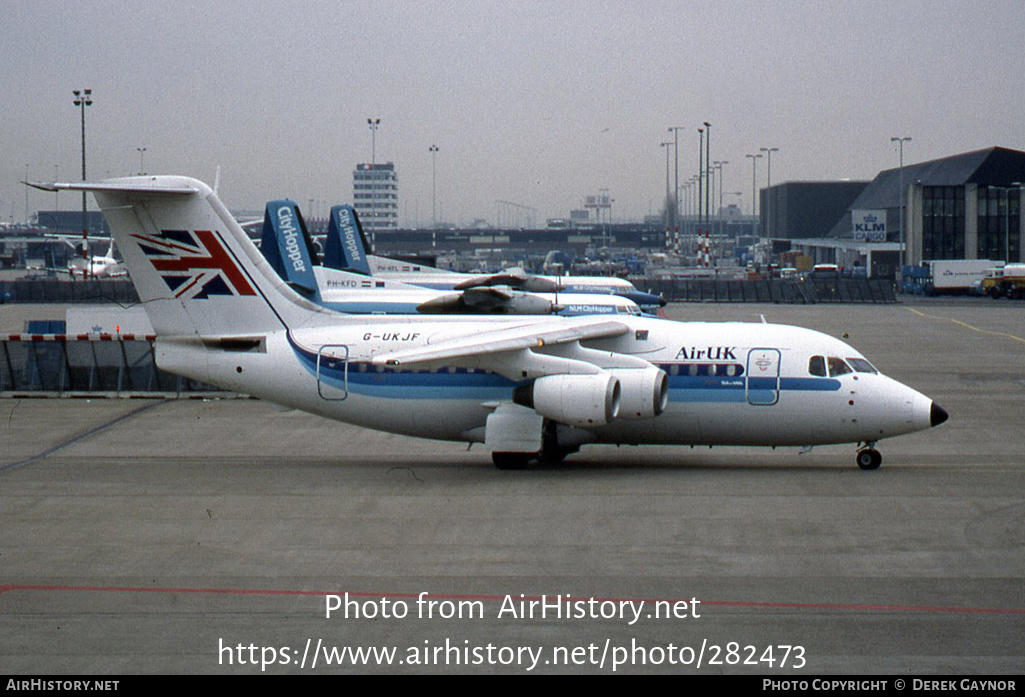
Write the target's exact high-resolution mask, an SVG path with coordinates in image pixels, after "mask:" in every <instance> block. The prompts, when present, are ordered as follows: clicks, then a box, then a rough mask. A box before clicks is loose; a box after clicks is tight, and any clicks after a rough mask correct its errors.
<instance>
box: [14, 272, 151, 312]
mask: <svg viewBox="0 0 1025 697" xmlns="http://www.w3.org/2000/svg"><path fill="white" fill-rule="evenodd" d="M0 299H3V300H4V302H9V303H121V304H123V305H132V304H135V303H137V302H139V295H138V294H137V293H136V292H135V286H133V285H132V282H131V281H129V280H127V279H104V280H96V279H93V280H89V281H59V280H57V279H52V278H32V279H18V280H16V281H0Z"/></svg>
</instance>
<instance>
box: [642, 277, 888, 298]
mask: <svg viewBox="0 0 1025 697" xmlns="http://www.w3.org/2000/svg"><path fill="white" fill-rule="evenodd" d="M636 285H637V286H638V287H643V288H644V289H645V290H648V291H650V292H652V293H661V294H662V297H663V298H665V299H666V300H668V301H670V302H750V303H797V304H808V305H811V304H815V303H893V302H897V297H896V295H894V291H893V284H892V283H890V282H889V281H884V280H868V279H864V278H814V279H806V280H804V281H791V280H786V281H783V280H779V279H772V280H760V281H716V280H711V279H694V280H688V279H646V280H644V281H640V282H638V283H637V284H636Z"/></svg>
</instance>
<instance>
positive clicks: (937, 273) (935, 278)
mask: <svg viewBox="0 0 1025 697" xmlns="http://www.w3.org/2000/svg"><path fill="white" fill-rule="evenodd" d="M922 265H923V266H926V265H928V267H929V270H930V271H931V273H930V276H931V287H930V288H927V290H926V293H928V294H929V295H939V294H941V293H968V292H969V291H971V289H972V286H973V285H979V284H981V283H982V279H983V277H984V276H985V275H986V269H992V268H993V267H997V266H1003V265H1004V262H1002V261H993V260H991V259H937V260H935V261H925V262H922Z"/></svg>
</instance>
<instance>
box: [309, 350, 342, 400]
mask: <svg viewBox="0 0 1025 697" xmlns="http://www.w3.org/2000/svg"><path fill="white" fill-rule="evenodd" d="M317 394H318V395H320V398H321V399H323V400H326V401H328V402H340V401H342V400H343V399H345V398H346V397H348V396H349V347H348V346H346V345H345V344H324V345H323V346H321V347H320V348H319V349H317Z"/></svg>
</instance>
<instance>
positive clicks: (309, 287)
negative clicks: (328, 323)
mask: <svg viewBox="0 0 1025 697" xmlns="http://www.w3.org/2000/svg"><path fill="white" fill-rule="evenodd" d="M260 250H261V251H262V252H263V256H264V257H266V259H267V262H268V263H269V264H270V265H271V268H273V269H274V270H275V271H276V272H277V273H278V275H279V276H280V277H281V278H282V279H283V280H284V281H285V282H286V283H288V285H290V286H291V287H292V288H293V289H295V290H296V291H297V292H299V293H300V294H301V295H304V296H305V297H307V298H309V299H310V300H312V301H313V302H319V300H320V293H319V289H318V288H317V277H316V275H315V274H314V271H313V266H314V264H315V263H316V260H317V259H316V256H317V252H316V250H314V248H313V240H312V239H311V238H310V233H309V231H308V230H307V229H306V222H305V221H304V220H303V217H302V213H300V212H299V207H298V206H297V205H296V204H295V202H294V201H289V200H278V201H269V202H268V203H267V207H266V209H265V211H264V216H263V235H262V238H261V242H260Z"/></svg>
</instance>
